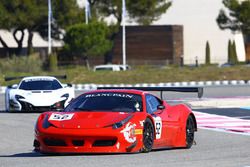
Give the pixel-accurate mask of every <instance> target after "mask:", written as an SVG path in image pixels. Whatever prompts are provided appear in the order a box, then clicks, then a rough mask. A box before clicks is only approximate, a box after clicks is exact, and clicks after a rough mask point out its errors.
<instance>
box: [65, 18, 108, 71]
mask: <svg viewBox="0 0 250 167" xmlns="http://www.w3.org/2000/svg"><path fill="white" fill-rule="evenodd" d="M109 35H110V29H109V27H108V26H107V25H106V24H105V23H104V22H91V23H89V24H87V25H86V24H83V23H82V24H75V25H72V26H70V27H69V28H68V29H67V30H66V36H65V38H64V41H65V46H64V49H65V50H66V51H67V52H70V54H71V55H73V56H78V57H79V56H80V57H82V58H83V59H84V60H86V65H87V67H88V68H89V63H88V57H89V56H103V55H104V54H105V53H106V52H107V51H109V50H110V49H111V48H112V42H111V41H110V40H109V39H108V36H109Z"/></svg>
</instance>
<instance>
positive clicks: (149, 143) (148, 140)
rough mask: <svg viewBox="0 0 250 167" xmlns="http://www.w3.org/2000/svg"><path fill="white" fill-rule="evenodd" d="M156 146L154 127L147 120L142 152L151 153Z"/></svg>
mask: <svg viewBox="0 0 250 167" xmlns="http://www.w3.org/2000/svg"><path fill="white" fill-rule="evenodd" d="M153 144H154V126H153V123H152V121H151V120H150V119H149V118H147V119H146V120H145V123H144V128H143V147H142V152H145V153H146V152H150V151H151V150H152V147H153Z"/></svg>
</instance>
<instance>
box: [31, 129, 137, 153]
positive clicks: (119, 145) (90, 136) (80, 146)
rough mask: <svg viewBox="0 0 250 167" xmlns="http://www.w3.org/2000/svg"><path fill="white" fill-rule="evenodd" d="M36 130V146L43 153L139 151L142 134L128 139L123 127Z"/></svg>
mask: <svg viewBox="0 0 250 167" xmlns="http://www.w3.org/2000/svg"><path fill="white" fill-rule="evenodd" d="M48 129H49V130H44V131H43V132H38V131H36V134H35V140H34V147H35V150H36V151H38V152H41V153H125V152H139V151H140V149H141V148H142V134H137V135H135V138H136V140H134V141H133V142H131V141H128V140H127V139H126V137H125V135H124V134H123V133H122V132H121V131H122V130H123V128H119V129H112V128H100V129H59V128H55V127H50V128H48Z"/></svg>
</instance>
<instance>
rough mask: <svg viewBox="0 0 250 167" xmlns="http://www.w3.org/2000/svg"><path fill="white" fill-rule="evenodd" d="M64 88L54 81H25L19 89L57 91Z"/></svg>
mask: <svg viewBox="0 0 250 167" xmlns="http://www.w3.org/2000/svg"><path fill="white" fill-rule="evenodd" d="M60 88H62V86H61V84H60V83H59V82H58V81H57V80H55V79H53V80H25V81H23V82H22V83H21V85H20V87H19V89H22V90H56V89H60Z"/></svg>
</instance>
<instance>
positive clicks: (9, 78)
mask: <svg viewBox="0 0 250 167" xmlns="http://www.w3.org/2000/svg"><path fill="white" fill-rule="evenodd" d="M24 77H30V76H17V77H4V80H5V81H12V80H17V79H22V78H24ZM53 77H55V78H58V79H67V75H55V76H53Z"/></svg>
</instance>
